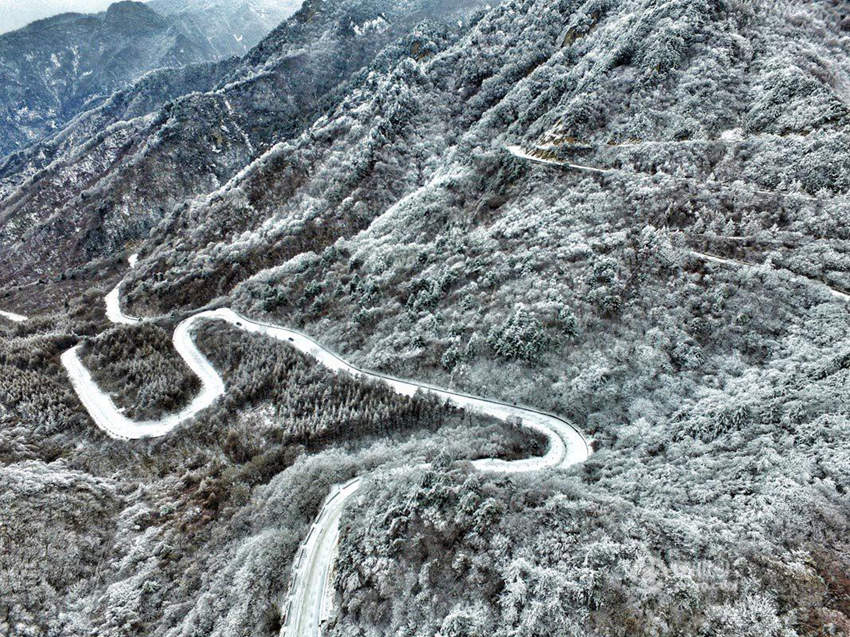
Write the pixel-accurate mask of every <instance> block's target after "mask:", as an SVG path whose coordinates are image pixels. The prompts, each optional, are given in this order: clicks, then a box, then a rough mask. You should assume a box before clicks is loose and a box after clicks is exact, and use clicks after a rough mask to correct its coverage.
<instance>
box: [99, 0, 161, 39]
mask: <svg viewBox="0 0 850 637" xmlns="http://www.w3.org/2000/svg"><path fill="white" fill-rule="evenodd" d="M104 24H105V25H106V26H107V27H109V28H113V29H118V30H125V31H132V32H134V33H138V32H140V31H149V30H151V29H160V28H163V27H164V26H166V25H167V21H166V20H165V19H164V18H163V17H162V16H160V15H159V14H158V13H157V12H156V11H154V10H153V9H151V8H150V7H148V6H147V5H146V4H144V3H142V2H134V1H133V0H122V1H121V2H116V3H114V4H111V5H109V8H108V9H107V10H106V15H105V17H104Z"/></svg>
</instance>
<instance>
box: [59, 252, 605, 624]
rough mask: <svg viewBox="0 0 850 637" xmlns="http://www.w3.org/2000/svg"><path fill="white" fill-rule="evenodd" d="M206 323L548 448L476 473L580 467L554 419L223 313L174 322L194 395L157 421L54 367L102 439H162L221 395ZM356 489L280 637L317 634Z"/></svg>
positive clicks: (313, 535)
mask: <svg viewBox="0 0 850 637" xmlns="http://www.w3.org/2000/svg"><path fill="white" fill-rule="evenodd" d="M130 264H131V266H132V267H134V266H135V264H136V259H135V258H132V257H131V259H130ZM120 288H121V285H120V284H119V285H117V286H116V287H115V288H114V289H113V290H112V291H111V292H110V293H109V294H108V295H107V296H106V298H105V303H106V313H107V316H108V317H109V319H110V320H111V321H113V322H115V323H118V324H135V323H138V322H140V321H142V319H139V318H135V317H131V316H127V315H126V314H124V313H123V311H122V310H121V302H120ZM210 320H212V321H215V320H218V321H225V322H227V323H229V324H231V325H234V326H236V327H238V328H240V329H242V330H244V331H246V332H251V333H254V334H262V335H264V336H268V337H271V338H275V339H277V340H281V341H285V342H287V343H289V344H290V345H291V346H292V347H294V348H295V349H297V350H298V351H300V352H303V353H305V354H308V355H310V356H311V357H312V358H314V359H316V361H318V362H319V363H321V364H322V365H324V366H325V367H327V368H328V369H331V370H333V371H335V372H345V373H348V374H351V375H353V376H356V377H359V378H364V379H368V380H379V381H382V382H385V383H386V384H387V385H389V386H390V387H392V388H393V389H394V390H395V391H397V392H398V393H400V394H403V395H405V396H413V395H414V394H416V393H417V392H424V393H427V394H432V395H434V396H437V397H439V398H440V399H442V400H445V401H446V402H448V403H451V404H453V405H455V406H457V407H462V408H464V409H466V410H469V411H473V412H476V413H480V414H485V415H488V416H491V417H493V418H497V419H499V420H502V421H510V422H513V423H515V424H521V425H522V426H524V427H528V428H529V429H532V430H534V431H536V432H538V433H540V434H542V435H543V436H545V437H546V439H547V441H548V448H547V451H546V453H545V454H544V455H543V456H540V457H534V458H527V459H523V460H512V461H505V460H500V459H497V458H488V459H482V460H476V461H475V462H473V463H472V464H473V466H474V467H475V468H476V469H477V470H479V471H487V472H497V473H521V472H530V471H542V470H544V469H552V468H566V467H570V466H572V465H574V464H578V463H580V462H583V461H584V460H586V459H587V458H588V457H589V455H590V453H591V448H590V445H589V443H588V442H587V440H586V439H585V438H584V436H583V435H582V434H581V432H580V431H579V430H578V429H576V428H575V427H574V426H572V425H570V424H569V423H568V422H566V421H565V420H563V419H561V418H558V417H557V416H554V415H551V414H546V413H543V412H540V411H537V410H534V409H530V408H525V407H519V406H516V405H509V404H507V403H503V402H500V401H496V400H488V399H484V398H478V397H475V396H470V395H468V394H462V393H459V392H454V391H451V390H448V389H442V388H439V387H436V386H433V385H430V384H427V383H418V382H414V381H408V380H402V379H399V378H394V377H392V376H387V375H385V374H381V373H379V372H370V371H365V370H362V369H360V368H358V367H356V366H354V365H352V364H350V363H348V362H346V361H345V360H343V359H342V358H340V357H339V356H337V355H336V354H334V353H333V352H331V351H330V350H328V349H327V348H325V347H323V346H321V345H320V344H319V343H317V342H316V341H314V340H313V339H312V338H310V337H309V336H307V335H306V334H302V333H300V332H298V331H296V330H292V329H289V328H285V327H280V326H276V325H270V324H267V323H260V322H257V321H253V320H251V319H248V318H246V317H244V316H241V315H239V314H237V313H236V312H234V311H233V310H230V309H226V308H224V309H217V310H210V311H206V312H200V313H198V314H195V315H194V316H192V317H190V318H188V319H186V320H184V321H182V322H181V323H180V324H179V325H178V326H177V328H176V329H175V330H174V337H173V343H174V348H175V349H176V350H177V352H178V353H179V354H180V356H181V357H182V358H183V359H184V360H185V362H186V364H187V365H188V366H189V368H190V369H191V370H192V371H193V372H194V373H195V374H197V375H198V377H199V378H200V380H201V391H200V392H199V393H198V395H197V396H195V398H194V399H193V400H192V402H191V403H190V404H189V405H188V406H186V407H185V408H184V409H182V410H181V411H179V412H177V413H173V414H169V415H167V416H165V417H163V418H161V419H159V420H152V421H134V420H131V419H130V418H127V417H126V416H125V415H124V414H122V413H121V410H120V409H119V408H118V407H117V406H116V405H115V403H114V402H113V400H112V398H111V397H110V396H109V395H108V394H106V393H105V392H104V391H102V390H101V389H100V387H99V386H98V385H97V383H96V382H95V381H94V379H93V378H92V376H91V373H90V372H89V370H88V369H86V367H85V365H83V363H82V361H81V360H80V357H79V346H78V347H75V348H73V349H71V350H68V351H67V352H65V353H64V354H63V355H62V364H63V365H64V366H65V369H66V370H67V372H68V376H69V377H70V379H71V382H72V384H73V386H74V390H75V391H76V392H77V395H78V396H79V398H80V400H81V401H82V403H83V405H84V406H85V408H86V409H87V411H88V412H89V415H90V416H91V417H92V419H93V420H94V422H95V424H96V425H97V426H98V427H100V428H101V429H102V430H103V431H104V432H106V433H107V434H108V435H109V436H111V437H113V438H117V439H123V440H133V439H140V438H149V437H158V436H164V435H166V434H168V433H169V432H171V431H172V430H174V429H175V428H176V427H177V426H178V425H180V424H181V423H183V422H186V421H188V420H190V419H191V418H192V417H193V416H195V415H196V414H198V413H199V412H200V411H202V410H203V409H206V408H207V407H209V406H210V405H212V404H213V402H214V401H215V400H216V399H217V398H219V397H220V396H222V395H223V394H224V392H225V391H226V388H225V384H224V380H223V379H222V378H221V376H220V375H219V373H218V372H217V371H216V370H215V368H214V367H213V366H212V364H211V363H210V362H209V360H208V359H207V358H206V357H205V356H204V355H203V354H202V353H201V351H200V350H199V349H198V348H197V347H196V345H195V342H194V340H193V338H192V329H193V327H194V326H195V325H197V324H198V323H199V322H201V321H210ZM359 484H360V483H359V481H358V480H354V481H351V482H349V483H346V484H345V485H342V486H337V487H334V488H333V490H332V492H331V494H330V495H329V497H328V498H327V499H326V501H325V504H324V506H323V507H322V511H321V514H320V515H319V518H318V519H317V521H316V522H315V523H314V525H313V527H312V529H311V532H310V534H309V536H308V537H307V540H306V541H305V543H304V545H303V546H302V548H301V549H300V551H299V555H298V558H297V559H296V561H295V566H294V572H293V577H292V584H291V587H290V591H291V594H290V601H289V603H288V611H287V618H286V619H287V624H286V634H287V635H292V636H295V635H314V634H319V631H320V623H321V620H322V618H323V616H324V615H326V613H327V612H328V611H327V607H328V604H329V602H328V599H329V598H328V596H327V595H326V591H327V587H328V585H329V581H330V573H331V569H332V565H333V560H334V556H335V555H336V549H337V542H338V539H339V520H340V518H341V516H342V512H343V508H344V506H345V504H346V502H347V500H348V499H349V498H350V497H351V496H352V495H353V494H354V493H355V492H356V491H357V488H358V486H359Z"/></svg>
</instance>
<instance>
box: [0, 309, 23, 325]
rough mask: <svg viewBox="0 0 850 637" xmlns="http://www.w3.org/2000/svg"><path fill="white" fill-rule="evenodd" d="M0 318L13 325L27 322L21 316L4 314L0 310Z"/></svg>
mask: <svg viewBox="0 0 850 637" xmlns="http://www.w3.org/2000/svg"><path fill="white" fill-rule="evenodd" d="M0 317H3V318H4V319H7V320H9V321H12V322H13V323H23V322H24V321H26V320H27V317H26V316H24V315H23V314H15V313H14V312H4V311H3V310H0Z"/></svg>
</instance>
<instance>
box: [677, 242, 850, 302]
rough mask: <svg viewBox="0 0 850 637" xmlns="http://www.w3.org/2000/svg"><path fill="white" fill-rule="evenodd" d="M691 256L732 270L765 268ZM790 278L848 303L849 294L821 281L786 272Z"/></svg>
mask: <svg viewBox="0 0 850 637" xmlns="http://www.w3.org/2000/svg"><path fill="white" fill-rule="evenodd" d="M690 254H691V256H693V257H696V258H697V259H702V260H703V261H708V262H709V263H716V264H718V265H725V266H729V267H733V268H759V267H765V266H764V265H763V264H761V265H760V264H755V263H747V262H746V261H736V260H735V259H725V258H723V257H718V256H714V255H713V254H706V253H705V252H698V251H696V250H691V251H690ZM787 272H789V274H791V275H792V276H794V277H796V278H797V279H799V280H801V281H804V282H805V283H807V284H808V285H814V286H818V287H821V288H826V289H827V290H828V291H829V293H830V294H831V295H832V296H834V297H835V298H836V299H838V300H840V301H844V302H845V303H850V294H847V293H846V292H842V291H841V290H836V289H835V288H834V287H832V286H830V285H827V284H826V283H823V282H822V281H817V280H815V279H810V278H809V277H807V276H803V275H801V274H794V273H793V272H790V271H787Z"/></svg>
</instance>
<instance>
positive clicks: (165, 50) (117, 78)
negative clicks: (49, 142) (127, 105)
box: [0, 0, 297, 156]
mask: <svg viewBox="0 0 850 637" xmlns="http://www.w3.org/2000/svg"><path fill="white" fill-rule="evenodd" d="M177 5H180V7H181V10H180V11H179V12H174V11H173V9H175V8H176V7H177ZM152 7H153V8H152ZM155 8H156V9H158V11H155V10H154V9H155ZM167 8H170V9H172V11H166V10H165V9H167ZM295 8H297V7H296V6H294V5H293V4H292V3H284V2H281V3H277V4H272V3H262V4H257V5H252V4H250V3H247V2H242V1H238V2H237V1H234V0H221V1H220V2H217V3H214V4H210V5H209V6H207V4H206V3H204V4H199V3H192V2H187V3H185V6H183V3H174V2H171V1H170V0H169V1H168V2H161V3H151V5H145V4H143V3H140V2H130V1H124V2H117V3H115V4H113V5H111V6H110V7H109V8H108V9H107V10H106V11H104V12H102V13H99V14H92V15H84V14H74V13H67V14H62V15H59V16H55V17H52V18H47V19H44V20H39V21H37V22H35V23H33V24H31V25H29V26H27V27H25V28H23V29H20V30H17V31H13V32H11V33H7V34H4V35H0V156H2V155H5V154H7V153H9V152H11V151H13V150H15V149H18V148H23V147H25V146H27V145H30V144H32V143H34V142H37V141H38V140H40V139H41V138H43V137H44V136H45V135H49V134H50V133H53V132H56V131H57V130H59V129H61V128H62V127H64V126H65V124H66V123H68V122H69V121H70V120H72V119H73V118H74V117H75V116H76V115H78V114H79V113H82V112H84V111H86V110H88V109H91V108H94V107H96V106H98V105H99V104H101V103H102V102H103V101H104V100H106V99H107V98H108V97H109V96H110V95H111V94H112V93H113V92H114V91H115V90H118V89H121V88H126V87H127V86H129V85H130V84H131V83H132V82H133V81H135V80H136V79H138V78H140V77H141V76H142V75H144V74H145V73H148V72H150V71H152V70H155V69H161V68H181V67H185V66H187V65H191V64H198V63H203V62H211V61H216V60H220V59H223V58H227V57H231V56H241V55H243V54H244V53H245V52H246V51H248V50H249V49H250V48H251V47H252V46H254V45H255V44H256V43H257V42H259V41H260V40H261V39H262V38H263V37H264V36H265V35H266V34H268V33H269V32H270V31H271V30H272V29H273V28H274V27H276V26H277V25H278V23H280V22H281V21H282V20H283V19H284V18H286V17H287V16H289V15H291V14H292V12H293V11H294V10H295Z"/></svg>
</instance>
